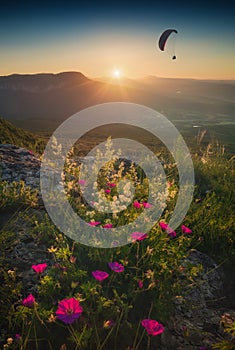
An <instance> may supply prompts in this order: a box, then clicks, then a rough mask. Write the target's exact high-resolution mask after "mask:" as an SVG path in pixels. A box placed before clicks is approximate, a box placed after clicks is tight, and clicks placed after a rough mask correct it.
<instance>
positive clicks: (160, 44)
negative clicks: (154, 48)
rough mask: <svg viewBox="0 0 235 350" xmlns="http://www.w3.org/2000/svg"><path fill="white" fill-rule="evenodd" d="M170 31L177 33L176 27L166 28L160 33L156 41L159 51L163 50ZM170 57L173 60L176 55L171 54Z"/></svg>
mask: <svg viewBox="0 0 235 350" xmlns="http://www.w3.org/2000/svg"><path fill="white" fill-rule="evenodd" d="M172 33H175V34H177V33H178V31H177V30H176V29H167V30H165V31H164V32H163V33H162V34H161V36H160V38H159V41H158V47H159V49H160V50H161V51H165V47H166V43H167V40H168V38H169V36H170V35H171V34H172ZM172 59H173V60H175V59H176V56H175V55H173V56H172Z"/></svg>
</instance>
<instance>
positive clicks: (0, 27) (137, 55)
mask: <svg viewBox="0 0 235 350" xmlns="http://www.w3.org/2000/svg"><path fill="white" fill-rule="evenodd" d="M229 3H230V4H229ZM234 10H235V5H232V4H231V1H229V2H226V1H217V0H214V1H211V0H209V1H206V0H205V1H204V2H202V1H201V2H200V0H199V1H197V2H192V1H191V2H190V1H188V2H185V3H183V2H179V1H171V0H169V1H163V0H162V1H157V0H155V1H154V2H152V1H151V2H148V1H142V2H141V3H140V2H137V1H136V2H131V1H126V2H124V1H123V2H122V1H116V2H113V3H112V2H111V1H110V3H106V2H102V1H96V2H94V3H92V1H86V2H81V1H79V0H77V1H76V2H73V1H70V0H67V1H66V2H60V1H57V2H54V1H47V2H46V1H33V0H31V1H29V2H26V1H11V0H7V1H2V2H1V5H0V75H10V74H13V73H20V74H33V73H41V72H44V73H59V72H63V71H80V72H82V73H83V74H85V75H86V76H88V77H90V78H98V77H111V76H112V75H113V74H114V72H115V70H116V72H117V70H119V72H120V74H121V75H123V76H126V77H129V78H140V77H144V76H147V75H155V76H161V77H172V78H174V77H179V78H196V79H235V64H234V62H235V40H234V37H235V21H234V13H235V11H234ZM168 28H172V29H176V30H177V31H178V34H177V35H176V34H173V35H172V36H171V38H170V40H169V42H168V44H169V45H167V47H166V51H165V52H162V51H160V50H159V48H158V45H157V43H158V39H159V37H160V35H161V33H162V32H163V31H164V30H166V29H168ZM174 54H175V55H176V56H177V59H176V60H172V56H173V55H174Z"/></svg>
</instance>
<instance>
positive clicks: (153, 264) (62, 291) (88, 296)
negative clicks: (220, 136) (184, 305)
mask: <svg viewBox="0 0 235 350" xmlns="http://www.w3.org/2000/svg"><path fill="white" fill-rule="evenodd" d="M198 148H200V150H199V149H198V152H197V154H196V153H195V155H194V156H193V161H194V166H195V175H196V187H195V194H194V200H193V202H192V204H191V207H190V209H189V211H188V213H187V216H186V218H185V220H184V222H182V224H183V225H185V226H187V227H188V228H189V229H191V230H192V232H191V233H185V232H184V231H183V228H182V227H181V228H180V227H179V228H177V230H176V232H175V231H173V232H172V231H167V230H164V229H163V228H162V226H160V225H159V222H158V223H156V225H155V226H154V227H153V228H152V229H151V231H150V232H148V233H147V235H145V232H138V234H140V236H139V239H137V238H135V239H133V237H132V239H130V243H129V244H127V245H124V246H120V247H114V248H107V249H104V248H95V247H88V246H84V245H82V244H80V243H77V242H74V241H73V240H71V239H70V238H68V237H67V236H66V235H64V234H62V233H61V232H60V231H59V230H58V229H57V228H56V227H55V225H54V224H53V223H52V222H51V221H50V219H49V218H48V215H47V213H46V212H45V211H44V210H43V209H42V208H40V207H39V204H38V201H37V200H36V197H35V195H34V194H33V193H32V192H30V191H29V190H28V189H27V188H26V187H24V186H23V185H22V183H21V184H19V187H17V184H13V185H12V186H9V185H8V184H7V183H5V182H4V183H3V184H2V186H1V187H0V198H2V199H3V201H2V203H3V204H2V206H1V208H2V210H3V209H4V210H6V209H8V210H9V209H10V208H11V209H12V207H13V206H14V203H15V202H17V203H20V204H21V205H24V206H25V207H24V210H23V211H21V212H20V213H18V216H17V218H15V217H14V220H12V221H11V220H10V221H9V223H5V225H4V227H3V228H2V230H1V231H0V240H1V254H0V256H1V258H0V270H1V275H2V277H1V279H2V283H1V287H0V301H1V308H2V310H3V312H2V317H1V323H0V327H1V329H3V330H4V332H5V333H3V334H2V336H1V339H0V341H1V343H2V344H3V346H5V349H20V350H26V349H27V350H31V349H55V350H56V349H72V350H73V349H74V350H75V349H80V350H86V349H90V350H93V349H94V350H95V349H99V350H105V349H116V350H117V349H125V350H127V349H134V350H140V349H151V348H157V347H158V345H159V342H160V336H154V335H153V333H150V334H147V332H146V330H145V329H144V328H143V325H142V323H141V322H142V321H143V320H144V319H153V320H157V321H158V322H160V323H161V324H163V325H164V323H166V321H167V319H168V318H169V316H170V313H171V310H172V309H171V308H172V305H173V302H174V300H175V298H176V297H178V296H180V293H181V291H182V289H183V288H185V287H186V286H187V287H189V285H193V283H194V281H195V278H196V276H197V275H198V273H199V272H200V271H201V266H200V265H198V266H197V267H195V266H191V265H190V264H186V263H185V262H184V263H183V261H184V259H185V258H186V257H187V255H188V252H189V250H190V249H191V248H197V249H199V250H201V251H204V252H206V253H207V254H208V255H209V256H211V257H213V258H214V259H215V260H216V262H217V263H220V264H224V265H225V264H227V265H229V266H230V267H231V266H232V268H233V272H234V262H235V237H234V232H235V230H234V229H235V223H234V218H233V216H234V210H235V203H234V198H235V196H234V188H235V187H234V185H235V176H234V158H228V157H227V156H226V154H224V151H222V150H221V148H218V147H217V146H215V147H214V146H213V145H210V147H209V146H208V147H206V148H204V147H203V146H201V145H199V146H198ZM106 151H107V152H109V153H110V152H112V142H111V140H108V142H107V147H106ZM103 156H104V155H102V154H98V155H97V161H99V160H102V158H103ZM167 162H169V159H167ZM97 164H98V163H97ZM65 170H66V172H65V173H66V176H65V179H64V181H65V189H66V193H67V198H68V200H69V201H70V203H71V205H72V206H73V208H74V210H75V211H76V212H77V213H79V215H80V216H81V217H83V219H84V220H86V221H87V223H90V224H92V225H102V226H104V225H111V226H109V228H107V235H108V234H109V229H110V228H111V227H119V226H120V225H125V224H126V223H129V222H133V221H134V220H135V219H136V217H138V215H139V214H140V213H141V212H143V210H146V213H147V214H146V217H148V210H150V212H151V207H150V208H148V207H146V208H145V207H144V203H145V204H146V203H148V202H147V201H148V186H147V182H146V179H145V177H144V176H143V174H141V172H140V171H139V169H138V168H136V167H135V166H134V165H133V164H132V165H131V166H129V167H126V166H125V164H123V163H122V162H121V163H120V162H117V161H116V160H114V161H113V162H110V163H108V164H106V165H105V166H104V167H103V168H102V169H101V171H100V175H99V178H98V180H97V183H98V188H99V191H100V197H99V206H98V209H99V208H101V207H102V205H103V202H104V198H107V199H108V200H110V202H111V203H112V205H113V206H115V205H116V200H117V198H116V197H117V184H118V182H119V181H120V179H123V178H125V179H129V180H131V181H132V182H133V183H135V196H134V203H135V205H133V203H132V205H130V206H129V207H128V210H126V211H124V210H122V211H121V212H120V214H118V215H117V214H116V213H111V214H110V215H106V214H102V213H100V212H99V210H98V209H97V210H93V209H92V208H91V207H89V206H88V205H87V204H86V203H84V202H83V201H82V199H81V192H80V190H81V186H82V185H85V181H86V180H84V183H83V184H81V183H80V184H78V175H79V172H80V171H81V169H80V168H79V167H77V166H75V165H74V164H73V163H71V162H70V161H69V160H68V161H67V162H66V165H65ZM165 170H166V176H167V181H168V184H169V186H168V191H167V201H166V203H167V206H166V207H165V208H164V212H163V214H162V217H161V220H160V221H162V222H164V223H167V222H169V218H170V217H171V215H172V212H173V210H174V205H175V202H176V200H177V194H178V185H177V179H176V178H175V175H176V171H175V167H174V165H173V164H168V166H167V168H166V169H165ZM176 177H177V176H176ZM156 192H157V191H156ZM124 194H125V196H126V197H128V196H131V193H130V189H129V187H128V186H126V187H125V188H124ZM156 195H158V193H156ZM159 198H160V197H159ZM159 203H160V204H161V202H159ZM149 204H150V203H149ZM57 205H58V204H57ZM150 206H151V204H150ZM32 207H33V208H32ZM21 222H23V225H24V230H25V231H26V232H27V235H28V236H30V237H32V238H33V239H34V241H35V242H36V244H37V245H38V246H40V245H44V246H46V250H47V252H48V254H49V255H50V264H45V262H44V261H41V263H42V264H43V269H42V270H41V271H40V266H38V265H37V266H36V267H34V271H35V275H37V277H38V278H37V283H36V284H37V286H36V288H35V293H34V295H31V296H29V295H28V294H25V290H24V288H23V286H22V285H21V284H20V283H19V279H18V278H17V269H16V268H15V269H14V268H12V266H11V261H9V259H7V252H8V251H9V250H10V249H11V247H13V246H14V244H15V242H16V241H17V239H18V237H17V233H18V229H17V228H18V225H19V223H21ZM133 233H134V232H133ZM135 233H136V232H135ZM33 263H34V262H33ZM110 263H117V265H118V269H119V270H115V269H113V268H112V267H111V265H110ZM41 267H42V266H41ZM97 270H98V271H102V272H105V273H106V274H108V276H106V277H105V278H104V279H99V278H97V277H95V275H94V272H97ZM74 300H75V301H74ZM3 301H4V302H3ZM72 302H73V303H74V302H76V303H77V304H76V307H75V306H74V308H73V307H71V304H70V303H72ZM60 303H63V305H64V314H62V316H64V319H63V317H61V315H60V313H59V312H58V310H59V305H60ZM78 305H79V306H78ZM78 307H79V308H81V307H82V311H81V309H80V311H81V312H80V313H79V312H78V311H77V313H76V310H78ZM76 308H77V309H76ZM69 317H74V319H73V320H72V322H71V323H66V322H65V321H66V320H67V321H68V319H69ZM226 327H227V326H226ZM229 327H230V326H229ZM227 329H228V327H227V328H226V331H227ZM232 331H233V332H234V328H232ZM151 334H152V335H151ZM155 335H156V334H155ZM232 341H233V339H232V340H231V342H232ZM224 344H225V345H226V346H227V348H226V347H224V349H230V348H229V347H228V346H229V345H228V344H230V342H229V341H228V342H227V343H224ZM231 344H232V343H231ZM202 345H203V344H202ZM215 348H216V347H215ZM231 349H232V347H231Z"/></svg>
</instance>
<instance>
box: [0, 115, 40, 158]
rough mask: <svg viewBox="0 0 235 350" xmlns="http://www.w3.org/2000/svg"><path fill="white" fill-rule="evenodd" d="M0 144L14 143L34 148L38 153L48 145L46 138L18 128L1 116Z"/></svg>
mask: <svg viewBox="0 0 235 350" xmlns="http://www.w3.org/2000/svg"><path fill="white" fill-rule="evenodd" d="M0 144H12V145H15V146H18V147H24V148H27V149H29V150H33V151H34V152H36V153H42V152H43V150H44V148H45V145H46V139H45V138H43V137H40V136H38V135H36V134H34V133H32V132H29V131H26V130H23V129H21V128H18V127H16V126H15V125H13V124H12V123H10V122H9V121H7V120H5V119H4V118H2V117H0Z"/></svg>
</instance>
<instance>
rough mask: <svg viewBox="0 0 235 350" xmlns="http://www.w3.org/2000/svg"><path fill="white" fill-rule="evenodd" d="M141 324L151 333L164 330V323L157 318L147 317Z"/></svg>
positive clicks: (159, 332)
mask: <svg viewBox="0 0 235 350" xmlns="http://www.w3.org/2000/svg"><path fill="white" fill-rule="evenodd" d="M141 324H142V326H143V327H144V328H145V329H146V331H147V333H148V334H150V335H158V334H161V333H163V332H164V327H163V325H162V324H161V323H158V322H157V321H155V320H151V319H145V320H143V321H142V322H141Z"/></svg>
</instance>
